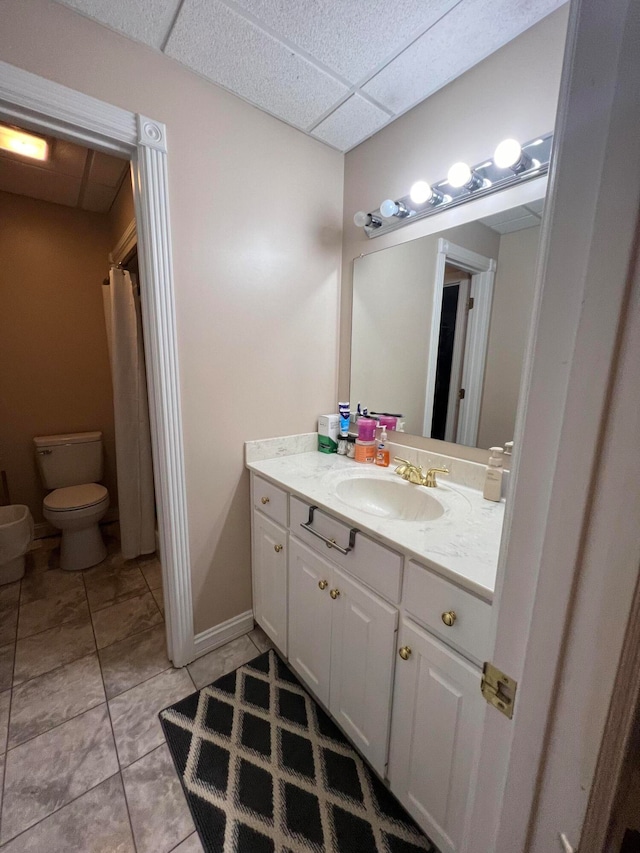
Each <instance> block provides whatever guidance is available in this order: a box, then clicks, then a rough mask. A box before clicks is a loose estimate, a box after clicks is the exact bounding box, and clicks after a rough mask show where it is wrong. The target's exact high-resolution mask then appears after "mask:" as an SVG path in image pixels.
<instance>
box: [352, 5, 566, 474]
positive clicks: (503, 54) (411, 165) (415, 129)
mask: <svg viewBox="0 0 640 853" xmlns="http://www.w3.org/2000/svg"><path fill="white" fill-rule="evenodd" d="M567 15H568V4H567V6H563V7H562V8H561V9H559V10H558V11H557V12H554V13H553V14H551V15H549V16H548V17H547V18H545V19H543V20H542V21H540V22H539V23H538V24H536V25H535V26H534V27H531V28H530V29H529V30H527V31H526V32H524V33H523V34H522V35H521V36H519V37H518V38H517V39H514V40H513V41H512V42H510V43H509V44H507V45H505V47H503V48H502V49H501V50H499V51H497V52H496V53H494V54H493V55H492V56H490V57H488V58H487V59H485V60H484V61H483V62H481V63H480V64H479V65H477V66H475V68H472V69H471V70H470V71H468V72H467V73H466V74H463V75H462V76H461V77H459V78H458V79H457V80H454V81H453V82H452V83H450V84H449V85H448V86H445V87H444V88H443V89H441V90H440V91H439V92H436V94H435V95H433V96H432V97H431V98H428V99H427V100H426V101H424V102H423V103H422V104H419V105H418V106H417V107H415V108H414V109H413V110H411V111H410V112H408V113H406V114H405V115H404V116H402V117H401V118H399V119H397V120H396V121H395V122H393V123H392V124H390V125H388V126H387V127H385V128H384V129H383V130H381V131H380V132H379V133H377V134H376V135H375V136H372V137H371V138H370V139H368V140H366V141H365V142H363V143H362V144H361V145H359V146H358V147H357V148H354V149H353V150H352V151H350V152H349V153H348V154H347V155H346V157H345V184H344V218H343V221H344V231H343V273H342V300H341V328H340V375H339V396H340V399H349V374H350V347H351V341H350V338H351V299H352V271H353V260H354V258H358V257H359V256H360V255H361V254H368V253H370V252H374V251H378V250H380V249H382V248H385V247H387V246H392V245H396V244H398V243H404V242H407V241H409V240H413V239H415V238H416V237H421V236H423V235H425V234H428V233H433V232H434V231H438V230H442V228H443V227H449V225H448V224H447V225H441V226H439V227H438V226H437V225H436V224H435V222H436V221H437V220H438V216H434V217H429V218H427V219H423V220H421V221H419V222H416V223H413V224H411V225H407V226H405V227H404V228H400V229H398V230H397V231H394V232H392V233H390V234H387V235H384V236H381V237H377V238H374V239H372V240H370V239H369V238H368V237H367V236H366V234H365V233H364V231H363V229H362V228H357V227H356V226H355V225H354V224H353V221H352V218H353V214H354V213H355V211H356V210H361V209H362V210H375V209H376V208H377V207H378V206H379V204H380V202H381V201H382V200H383V199H385V198H389V197H392V198H398V197H400V196H403V195H406V194H407V193H408V191H409V188H410V187H411V184H412V183H413V182H414V181H416V180H418V179H424V180H427V181H429V180H430V181H437V180H440V179H442V178H443V177H444V176H445V175H446V174H447V170H448V168H449V166H450V165H451V164H452V163H453V162H454V161H455V160H466V161H467V162H469V163H478V162H480V161H481V160H482V159H483V158H485V157H487V156H490V155H491V153H492V152H493V150H494V149H495V146H496V144H497V143H498V142H499V141H500V140H501V139H504V138H505V137H507V136H514V137H515V138H516V139H521V140H523V141H527V140H529V139H533V138H534V137H535V136H536V135H538V134H539V133H545V132H547V131H550V130H553V127H554V123H555V114H556V106H557V100H558V87H559V83H560V73H561V69H562V58H563V50H564V41H565V35H566V23H567ZM475 204H476V205H478V204H479V202H475ZM472 207H473V204H469V205H465V206H463V207H460V208H456V211H458V212H459V214H460V215H464V211H465V210H466V211H467V214H468V211H469V209H470V208H472ZM454 212H455V211H451V212H450V213H454ZM441 215H442V217H443V220H444V218H445V217H447V214H446V213H443V214H441ZM468 215H469V214H468ZM469 218H470V219H472V218H476V217H475V216H473V215H469ZM450 219H451V217H448V218H447V223H448V222H449V221H450ZM460 221H469V220H464V219H462V220H460ZM345 395H346V396H345ZM432 441H433V440H431V439H423V440H421V441H419V442H413V443H416V444H419V445H420V446H424V447H429V446H434V445H433V444H432ZM430 442H431V443H430ZM438 446H439V447H440V448H442V445H441V443H438ZM445 452H448V453H454V454H458V455H465V456H468V455H469V453H470V451H468V450H466V449H464V448H461V447H460V446H458V445H447V447H446V449H445ZM477 453H478V452H477V451H471V455H472V456H473V454H476V455H477ZM484 457H486V453H485V454H482V455H481V456H480V457H479V458H484Z"/></svg>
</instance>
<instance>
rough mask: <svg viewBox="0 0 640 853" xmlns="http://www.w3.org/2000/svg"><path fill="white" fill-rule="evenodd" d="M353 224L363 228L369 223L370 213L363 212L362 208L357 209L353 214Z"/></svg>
mask: <svg viewBox="0 0 640 853" xmlns="http://www.w3.org/2000/svg"><path fill="white" fill-rule="evenodd" d="M353 224H354V225H357V226H358V228H364V226H365V225H370V224H371V214H370V213H365V212H364V210H359V211H358V212H357V213H354V214H353Z"/></svg>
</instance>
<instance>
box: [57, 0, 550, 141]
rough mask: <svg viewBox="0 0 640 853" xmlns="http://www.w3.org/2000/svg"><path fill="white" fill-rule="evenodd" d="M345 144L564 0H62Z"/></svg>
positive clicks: (312, 130)
mask: <svg viewBox="0 0 640 853" xmlns="http://www.w3.org/2000/svg"><path fill="white" fill-rule="evenodd" d="M60 2H63V3H64V4H65V5H66V6H70V7H72V8H73V9H75V10H76V11H78V12H81V13H83V14H84V15H87V16H89V17H91V18H93V19H94V20H96V21H99V22H100V23H102V24H105V25H106V26H108V27H111V28H112V29H115V30H117V31H119V32H121V33H124V34H125V35H126V36H128V37H129V38H132V39H135V40H136V41H140V42H143V43H144V44H146V45H148V46H150V47H153V48H156V49H157V50H161V51H162V52H163V53H165V54H166V55H167V56H169V57H171V58H173V59H175V60H177V61H178V62H180V63H182V64H183V65H185V66H186V67H187V68H189V69H190V70H192V71H194V72H196V73H197V74H199V75H201V76H203V77H206V78H207V79H208V80H211V81H212V82H214V83H217V84H218V85H220V86H223V87H224V88H225V89H228V90H229V91H231V92H233V93H234V94H236V95H238V96H239V97H241V98H243V99H245V100H247V101H249V102H250V103H252V104H255V105H256V106H257V107H259V108H260V109H262V110H265V111H266V112H268V113H270V114H271V115H274V116H276V117H277V118H280V119H282V120H283V121H286V122H287V123H288V124H291V125H293V126H294V127H297V128H298V129H299V130H302V131H304V132H305V133H308V134H310V135H311V136H314V137H316V138H317V139H320V140H322V141H323V142H325V143H327V144H328V145H331V146H332V147H333V148H337V149H338V150H339V151H348V150H350V149H351V148H353V147H354V146H355V145H357V144H359V143H360V142H362V141H363V140H364V139H366V138H368V137H369V136H371V135H373V134H374V133H376V132H377V131H378V130H380V129H381V128H383V127H384V126H385V125H386V124H389V122H391V121H393V120H394V119H395V118H397V117H398V116H399V115H401V114H402V113H404V112H406V111H407V110H409V109H411V107H413V106H415V105H416V104H417V103H419V102H420V101H423V100H424V99H425V98H428V97H429V96H430V95H432V94H433V93H434V92H436V91H437V90H438V89H440V88H441V87H442V86H444V85H446V84H447V83H449V82H451V81H452V80H454V79H455V78H456V77H459V76H460V75H461V74H463V73H464V72H465V71H467V70H469V69H470V68H472V67H473V66H474V65H476V64H477V63H478V62H480V61H481V60H482V59H485V58H486V57H487V56H489V55H490V54H491V53H494V52H495V51H496V50H498V49H499V48H500V47H502V46H503V45H504V44H506V43H507V42H509V41H511V40H512V39H514V38H515V37H516V36H518V35H520V33H522V32H524V30H526V29H528V28H529V27H531V26H533V24H535V23H537V22H538V21H539V20H541V19H542V18H544V17H545V16H546V15H548V14H550V13H551V12H553V11H554V10H555V9H557V8H559V7H560V6H562V5H563V3H564V2H565V0H224V2H223V0H144V2H132V0H60Z"/></svg>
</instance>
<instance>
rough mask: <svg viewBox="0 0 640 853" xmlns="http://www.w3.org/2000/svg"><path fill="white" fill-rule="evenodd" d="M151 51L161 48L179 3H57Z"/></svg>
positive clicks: (68, 0) (73, 0)
mask: <svg viewBox="0 0 640 853" xmlns="http://www.w3.org/2000/svg"><path fill="white" fill-rule="evenodd" d="M60 2H62V3H64V4H65V6H71V8H72V9H76V10H77V11H78V12H82V13H83V14H85V15H89V17H91V18H95V20H97V21H100V23H102V24H106V25H107V26H108V27H112V28H113V29H114V30H119V31H120V32H121V33H124V34H125V35H127V36H129V38H132V39H136V40H137V41H141V42H144V43H145V44H148V45H151V47H158V48H160V47H162V45H163V43H164V40H165V38H166V37H167V33H168V32H169V28H170V26H171V22H172V21H173V18H174V15H175V13H176V11H177V9H178V6H179V5H180V0H135V2H132V0H60Z"/></svg>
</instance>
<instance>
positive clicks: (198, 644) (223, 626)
mask: <svg viewBox="0 0 640 853" xmlns="http://www.w3.org/2000/svg"><path fill="white" fill-rule="evenodd" d="M252 630H253V610H246V611H245V612H244V613H240V614H238V616H233V617H232V618H231V619H227V621H226V622H221V623H220V624H219V625H214V626H213V628H207V630H206V631H202V632H201V633H200V634H196V635H195V637H194V638H193V646H194V652H195V656H196V657H197V658H199V657H202V655H206V654H207V652H212V651H213V650H214V649H217V648H219V647H220V646H224V644H225V643H228V642H229V641H230V640H235V639H236V638H237V637H242V635H243V634H248V633H249V631H252Z"/></svg>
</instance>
